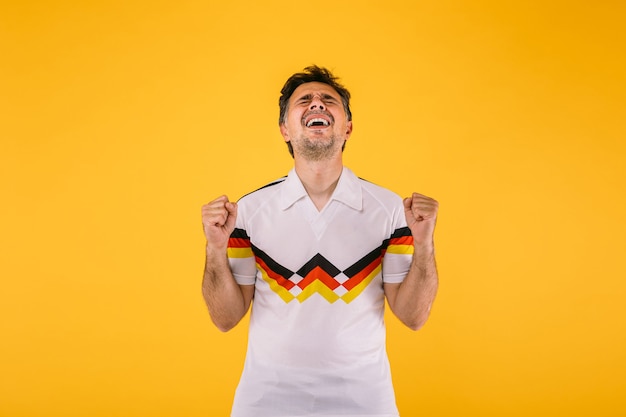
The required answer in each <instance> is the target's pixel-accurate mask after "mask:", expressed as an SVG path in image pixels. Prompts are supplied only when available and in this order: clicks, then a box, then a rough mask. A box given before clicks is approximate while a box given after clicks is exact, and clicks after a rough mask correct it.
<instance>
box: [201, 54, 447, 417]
mask: <svg viewBox="0 0 626 417" xmlns="http://www.w3.org/2000/svg"><path fill="white" fill-rule="evenodd" d="M281 94H282V95H281V98H280V100H279V106H280V118H279V126H280V132H281V134H282V136H283V138H284V140H285V142H286V143H287V145H288V147H289V150H290V153H291V154H292V156H293V158H294V168H293V169H292V170H291V172H289V175H288V176H287V177H285V178H282V179H279V180H277V181H275V182H273V183H270V184H268V185H266V186H265V187H263V188H261V189H259V190H257V191H254V192H252V193H250V194H248V195H246V196H244V197H243V198H241V200H240V201H239V202H238V203H234V202H230V201H229V200H228V198H227V197H226V196H221V197H219V198H217V199H215V200H213V201H212V202H210V203H208V204H207V205H205V206H204V207H203V208H202V219H203V225H204V233H205V235H206V240H207V244H206V267H205V272H204V280H203V286H202V291H203V295H204V298H205V300H206V303H207V306H208V309H209V313H210V315H211V318H212V320H213V322H214V323H215V325H216V326H217V327H218V328H219V329H220V330H222V331H227V330H229V329H231V328H232V327H233V326H235V325H236V324H237V323H238V322H239V321H240V320H241V318H242V317H243V316H244V315H245V314H246V312H247V311H248V308H249V307H250V305H251V304H252V300H253V299H254V303H253V307H252V312H251V316H250V329H249V338H248V352H247V355H246V362H245V366H244V370H243V374H242V376H241V380H240V383H239V386H238V388H237V391H236V394H235V400H234V404H233V408H232V416H233V417H248V416H255V417H264V416H267V417H278V416H326V417H328V416H344V417H345V416H351V417H356V416H369V417H373V416H378V417H390V416H397V415H398V410H397V408H396V404H395V397H394V392H393V387H392V383H391V375H390V370H389V362H388V359H387V354H386V350H385V328H384V322H383V309H384V305H385V298H386V299H387V301H388V303H389V306H390V308H391V310H392V311H393V313H394V314H395V315H396V316H397V317H398V318H399V319H400V320H401V321H402V322H403V323H405V324H406V325H407V326H409V327H410V328H411V329H413V330H417V329H419V328H420V327H421V326H422V325H423V324H424V323H425V321H426V319H427V318H428V315H429V312H430V308H431V305H432V303H433V300H434V298H435V294H436V292H437V285H438V278H437V271H436V266H435V249H434V243H433V233H434V229H435V222H436V218H437V210H438V204H437V202H436V201H435V200H433V199H431V198H429V197H426V196H423V195H420V194H417V193H413V195H412V196H411V197H409V198H406V199H404V200H402V199H401V198H400V197H398V196H397V195H395V194H393V193H392V192H390V191H388V190H386V189H384V188H382V187H379V186H376V185H374V184H371V183H369V182H366V181H364V180H361V179H359V178H358V177H356V176H355V175H354V174H353V173H352V172H351V171H350V170H349V169H348V168H346V167H344V166H343V162H342V153H343V148H344V146H345V142H346V140H348V139H349V138H350V134H351V133H352V115H351V112H350V102H349V101H350V93H349V92H348V90H346V89H345V88H344V87H343V86H342V85H341V84H339V82H338V79H337V78H336V77H334V76H333V74H331V73H330V72H329V71H328V70H327V69H325V68H320V67H317V66H312V67H307V68H305V69H304V72H302V73H297V74H294V75H293V76H291V77H290V78H289V80H287V82H286V84H285V86H284V87H283V89H282V91H281Z"/></svg>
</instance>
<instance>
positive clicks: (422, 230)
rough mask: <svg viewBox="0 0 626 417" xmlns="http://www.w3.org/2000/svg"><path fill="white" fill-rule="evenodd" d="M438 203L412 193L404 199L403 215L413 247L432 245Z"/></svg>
mask: <svg viewBox="0 0 626 417" xmlns="http://www.w3.org/2000/svg"><path fill="white" fill-rule="evenodd" d="M438 210H439V203H438V202H437V201H436V200H433V199H432V198H430V197H426V196H425V195H422V194H418V193H413V195H412V196H411V197H407V198H405V199H404V215H405V217H406V223H407V225H408V226H409V229H411V234H412V235H413V242H414V244H415V245H432V244H433V235H434V233H435V223H437V211H438Z"/></svg>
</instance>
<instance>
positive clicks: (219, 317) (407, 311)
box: [202, 82, 439, 331]
mask: <svg viewBox="0 0 626 417" xmlns="http://www.w3.org/2000/svg"><path fill="white" fill-rule="evenodd" d="M312 117H316V118H322V119H324V120H327V121H328V126H314V127H307V126H306V122H307V121H308V120H309V119H310V118H312ZM280 132H281V134H282V136H283V138H284V140H285V142H291V144H292V146H293V149H294V164H295V170H296V173H297V174H298V177H299V178H300V180H301V181H302V184H303V185H304V188H305V189H306V191H307V193H308V195H309V197H310V198H311V200H312V201H313V203H314V204H315V206H316V207H317V209H318V210H322V209H323V208H324V206H325V205H326V204H327V203H328V201H329V200H330V198H331V196H332V194H333V192H334V190H335V187H336V186H337V183H338V181H339V177H340V175H341V172H342V170H343V159H342V155H343V152H342V147H343V144H344V141H346V140H348V139H349V138H350V135H351V134H352V122H351V121H349V120H348V119H347V115H346V113H345V109H344V107H343V104H342V102H341V97H340V96H339V94H338V93H337V92H336V91H335V90H334V89H333V88H332V87H330V86H329V85H327V84H323V83H318V82H311V83H305V84H302V85H300V86H299V87H298V88H296V90H295V91H294V92H293V94H292V95H291V97H290V99H289V106H288V109H287V113H286V117H285V120H284V122H283V123H282V124H281V125H280ZM438 209H439V204H438V203H437V201H435V200H433V199H432V198H430V197H427V196H424V195H422V194H418V193H413V194H412V195H411V196H410V197H407V198H405V199H404V213H405V217H406V221H407V225H408V227H409V228H410V229H411V233H412V234H413V245H414V249H415V250H414V254H413V260H412V262H411V267H410V269H409V272H408V273H407V276H406V277H405V279H404V281H402V282H401V283H399V284H387V283H385V284H383V288H384V292H385V297H386V298H387V301H388V303H389V307H390V308H391V310H392V311H393V313H394V314H395V315H396V316H397V317H398V318H399V319H400V321H402V322H403V323H404V324H405V325H407V326H408V327H409V328H411V329H413V330H418V329H420V328H421V327H422V326H423V325H424V323H426V320H427V319H428V316H429V314H430V309H431V306H432V303H433V301H434V299H435V296H436V293H437V287H438V276H437V267H436V262H435V245H434V240H433V236H434V232H435V224H436V222H437V212H438ZM236 218H237V205H236V203H234V202H230V201H229V199H228V197H227V196H225V195H223V196H220V197H218V198H216V199H215V200H213V201H211V202H210V203H208V204H206V205H204V206H203V207H202V223H203V226H204V234H205V237H206V241H207V243H206V264H205V269H204V279H203V281H202V293H203V295H204V299H205V301H206V304H207V307H208V309H209V313H210V315H211V319H212V320H213V322H214V323H215V325H216V326H217V327H218V328H219V329H220V330H222V331H228V330H230V329H232V328H233V327H234V326H235V325H236V324H237V323H238V322H239V321H240V320H241V319H242V318H243V316H244V315H245V314H246V312H247V311H248V309H249V308H250V303H251V301H252V298H253V296H254V285H239V284H237V282H236V281H235V279H234V278H233V275H232V272H231V270H230V267H229V264H228V258H227V256H226V249H227V244H228V238H229V237H230V234H231V233H232V231H233V230H234V228H235V220H236Z"/></svg>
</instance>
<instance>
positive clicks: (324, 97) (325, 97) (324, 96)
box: [296, 93, 338, 102]
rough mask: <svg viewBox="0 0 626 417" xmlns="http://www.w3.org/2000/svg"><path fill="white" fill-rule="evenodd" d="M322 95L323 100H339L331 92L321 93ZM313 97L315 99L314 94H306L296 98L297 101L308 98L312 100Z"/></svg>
mask: <svg viewBox="0 0 626 417" xmlns="http://www.w3.org/2000/svg"><path fill="white" fill-rule="evenodd" d="M320 96H321V97H322V100H333V101H338V100H337V99H336V98H335V97H334V96H331V95H330V94H327V93H322V94H320ZM312 99H313V94H305V95H303V96H302V97H300V98H298V99H297V100H296V102H300V101H308V100H312Z"/></svg>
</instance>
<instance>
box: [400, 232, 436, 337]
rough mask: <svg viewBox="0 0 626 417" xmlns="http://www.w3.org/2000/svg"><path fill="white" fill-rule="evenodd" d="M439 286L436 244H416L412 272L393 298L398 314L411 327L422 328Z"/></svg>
mask: <svg viewBox="0 0 626 417" xmlns="http://www.w3.org/2000/svg"><path fill="white" fill-rule="evenodd" d="M438 286H439V278H438V275H437V265H436V261H435V250H434V246H433V245H432V244H428V245H423V246H416V247H415V252H414V254H413V260H412V262H411V267H410V269H409V272H408V273H407V276H406V277H405V279H404V281H403V282H402V283H401V284H400V286H399V287H398V290H397V292H396V293H395V297H394V299H393V300H389V301H390V306H391V307H392V310H393V312H394V314H395V315H396V316H397V317H398V318H399V319H400V320H401V321H402V322H403V323H404V324H406V325H407V326H408V327H410V328H411V329H413V330H418V329H420V328H421V327H422V326H423V325H424V324H425V323H426V320H427V319H428V316H429V315H430V309H431V306H432V304H433V301H434V300H435V296H436V295H437V288H438Z"/></svg>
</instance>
